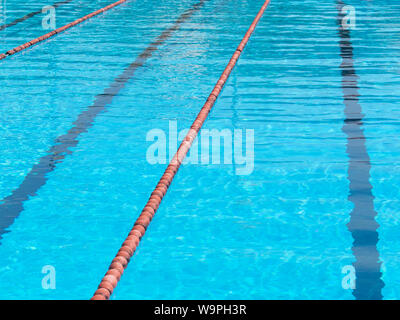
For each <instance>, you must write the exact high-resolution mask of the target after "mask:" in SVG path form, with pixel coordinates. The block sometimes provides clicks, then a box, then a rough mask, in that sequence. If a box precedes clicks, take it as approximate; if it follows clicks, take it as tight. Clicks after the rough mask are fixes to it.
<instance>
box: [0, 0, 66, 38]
mask: <svg viewBox="0 0 400 320" xmlns="http://www.w3.org/2000/svg"><path fill="white" fill-rule="evenodd" d="M71 1H72V0H65V1H59V2H56V3H54V4H52V5H51V6H53V7H54V8H57V7H59V6H61V5H63V4H67V3H69V2H71ZM39 13H42V9H40V10H37V11H33V12H31V13H28V14H27V15H25V16H23V17H21V18H18V19H16V20H14V21H12V22H10V23H7V24H3V25H1V26H0V31H2V30H4V29H7V28H9V27H12V26H15V25H16V24H18V23H20V22H23V21H25V20H28V19H29V18H32V17H34V16H36V15H38V14H39Z"/></svg>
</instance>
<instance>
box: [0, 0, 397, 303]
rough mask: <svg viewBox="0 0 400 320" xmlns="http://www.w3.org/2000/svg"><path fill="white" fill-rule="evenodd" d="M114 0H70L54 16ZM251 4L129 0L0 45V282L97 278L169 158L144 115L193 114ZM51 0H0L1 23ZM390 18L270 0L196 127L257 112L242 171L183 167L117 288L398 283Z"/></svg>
mask: <svg viewBox="0 0 400 320" xmlns="http://www.w3.org/2000/svg"><path fill="white" fill-rule="evenodd" d="M111 2H112V1H106V0H104V1H87V0H86V1H75V0H72V1H70V2H66V3H63V4H61V5H59V6H58V7H57V8H56V22H57V27H59V26H62V25H65V24H66V23H69V22H71V21H73V20H75V19H78V18H80V17H82V16H84V15H86V14H88V13H90V12H93V11H94V10H97V9H99V8H101V7H104V6H106V5H108V4H109V3H111ZM263 2H264V1H262V0H260V1H258V0H257V1H251V0H208V1H196V0H183V1H182V0H179V1H178V0H160V1H157V5H154V1H150V0H148V1H133V0H131V1H127V2H125V3H124V4H121V5H119V6H118V7H115V8H113V9H111V10H109V11H107V12H105V13H104V14H101V15H98V16H96V17H93V18H92V19H90V20H87V21H85V22H83V23H81V24H79V25H77V26H75V27H73V28H71V29H69V30H67V31H65V32H64V33H63V34H60V35H57V36H55V37H53V38H51V39H49V40H47V41H45V42H42V43H40V44H38V45H37V46H33V47H31V48H29V49H27V50H25V51H23V52H21V53H19V54H16V55H13V56H10V57H7V59H4V60H2V61H0V64H1V67H0V77H1V82H2V86H1V87H0V92H1V97H2V99H1V102H0V113H1V120H2V121H1V129H2V130H0V141H1V146H2V150H1V151H2V152H0V175H1V177H2V178H1V179H0V198H1V199H3V200H2V201H1V202H0V236H1V239H0V298H2V299H88V298H90V297H91V296H92V295H93V292H94V291H95V290H96V288H97V286H98V284H99V281H100V280H101V278H102V277H103V275H104V273H105V272H106V270H107V268H108V266H109V263H110V262H111V260H112V258H113V257H114V256H115V254H116V252H117V251H118V249H119V248H120V246H121V242H122V241H123V240H124V238H125V237H126V235H127V234H128V232H129V230H130V229H131V228H132V225H133V222H134V221H135V220H136V218H137V216H138V215H139V213H140V211H141V210H142V208H143V207H144V205H145V204H146V202H147V199H148V197H149V195H150V194H151V192H152V191H153V189H154V187H155V185H156V184H157V182H158V179H159V178H160V176H161V175H162V173H163V172H164V170H165V167H166V163H156V164H152V163H151V161H149V158H148V157H147V155H148V152H149V147H150V146H151V145H152V141H149V139H146V138H147V137H148V135H149V132H152V130H157V129H158V130H159V132H165V133H166V136H167V137H168V138H171V132H172V131H174V130H173V128H174V126H176V128H177V129H176V131H180V130H182V129H185V128H189V127H190V125H191V124H192V122H193V120H194V118H195V117H196V115H197V113H198V112H199V110H200V108H201V106H202V105H203V104H204V101H205V100H206V99H207V97H208V95H209V93H210V92H211V90H212V89H213V87H214V85H215V83H216V82H217V80H218V78H219V76H220V74H221V72H222V71H223V70H224V68H225V66H226V64H227V62H228V61H229V59H230V57H231V55H232V53H233V52H234V51H235V49H236V47H237V45H238V44H239V42H240V41H241V39H242V37H243V35H244V34H245V32H246V30H247V28H248V27H249V25H250V24H251V22H252V21H253V19H254V17H255V15H256V14H257V12H258V10H259V9H260V7H261V5H262V4H263ZM48 4H49V2H48V1H39V2H37V1H35V2H34V1H31V0H30V1H26V2H25V3H24V4H22V3H12V2H10V1H7V3H6V11H5V12H6V15H5V17H6V23H8V22H11V21H15V20H16V19H18V18H20V17H23V16H25V15H27V14H29V13H30V12H39V11H40V10H41V8H42V7H43V6H45V5H48ZM50 4H51V3H50ZM345 5H350V6H353V7H354V8H355V10H356V11H355V12H356V18H357V19H356V27H355V28H352V29H351V30H343V29H342V28H341V25H340V23H341V21H342V19H343V15H344V13H341V10H342V7H343V6H345ZM187 10H192V11H191V15H190V17H187V19H185V21H183V22H181V23H179V26H178V27H177V28H175V29H173V30H172V32H171V33H170V34H168V37H164V38H163V39H164V40H163V42H162V43H159V44H157V46H156V48H154V49H152V50H151V55H150V54H145V55H144V56H143V52H148V51H146V50H148V49H146V48H148V47H149V46H151V44H152V43H154V41H155V39H157V37H160V35H162V34H163V32H165V30H169V29H168V28H171V26H174V23H176V21H177V19H178V18H179V16H180V15H182V14H184V13H185V12H186V11H187ZM42 18H43V13H41V12H40V13H38V14H35V15H33V16H32V17H29V18H27V19H26V20H23V21H21V22H18V23H17V24H15V25H12V26H10V27H7V28H5V29H3V30H1V31H0V43H1V52H5V51H7V50H9V49H11V48H13V47H15V46H18V45H20V44H22V43H24V42H26V41H29V40H30V39H33V38H35V37H39V36H41V35H42V34H44V33H46V32H47V31H44V30H43V27H42V23H41V22H42ZM399 18H400V5H399V4H394V3H393V2H391V1H385V0H381V1H361V0H355V1H351V3H350V1H346V3H343V2H340V1H339V2H337V1H329V2H324V3H321V2H320V1H316V0H307V1H298V0H291V1H281V0H272V1H271V3H270V5H269V7H268V9H267V11H266V12H265V14H264V16H263V18H262V19H261V21H260V23H259V25H258V26H257V28H256V30H255V32H254V34H253V36H252V38H251V40H250V41H249V43H248V45H247V47H246V49H245V50H244V51H243V54H242V56H241V58H240V60H239V61H238V63H237V65H236V67H235V69H234V70H233V71H232V74H231V76H230V77H229V79H228V81H227V84H226V85H225V87H224V89H223V92H222V94H221V95H220V97H219V98H218V100H217V102H216V104H215V106H214V108H213V110H212V112H211V113H210V115H209V117H208V120H207V121H206V123H205V124H204V127H203V129H208V130H212V129H217V130H222V129H228V130H230V132H234V130H242V132H247V131H249V130H253V132H254V159H253V160H254V163H253V165H254V166H253V168H252V170H250V171H249V172H247V173H246V174H238V171H237V170H238V167H239V169H240V168H241V166H242V165H239V164H237V163H235V161H232V162H233V163H232V164H213V163H206V164H204V163H203V164H202V163H200V164H193V163H191V164H186V165H183V166H182V167H181V168H180V170H179V172H178V174H177V175H176V177H175V179H174V181H173V183H172V184H171V186H170V189H169V191H168V193H167V194H166V197H165V198H164V200H163V203H162V204H161V206H160V208H159V209H158V212H157V214H156V215H155V217H154V219H153V220H152V222H151V225H150V226H149V228H148V230H147V232H146V235H145V237H144V238H143V240H142V241H141V243H140V246H139V247H138V249H137V251H136V253H135V256H134V257H133V258H132V261H131V262H130V264H129V266H128V268H127V269H126V270H125V273H124V275H123V277H122V278H121V281H120V283H119V285H118V286H117V287H116V289H115V291H114V293H113V295H112V298H113V299H381V298H384V299H398V298H399V297H400V292H399V286H398V284H399V283H400V273H399V272H398V270H397V268H396V267H397V266H398V259H399V258H398V255H397V252H398V250H399V247H400V242H399V241H398V240H397V238H398V237H397V234H398V232H396V231H397V228H398V226H399V224H400V221H399V219H398V215H397V210H396V209H397V207H398V205H397V204H398V203H399V202H398V195H399V191H400V190H399V188H398V186H397V184H396V181H398V180H397V179H398V178H399V174H400V172H399V170H398V163H399V161H400V152H399V151H398V150H400V148H399V147H400V140H399V134H398V132H399V130H398V121H397V120H396V119H397V118H398V117H397V115H398V114H399V113H400V105H399V104H398V98H399V93H400V63H399V61H400V53H399V52H400V51H399V50H398V49H399V45H400V36H399V35H400V33H399V31H400V19H399ZM139 58H140V59H141V60H139V62H140V63H137V61H138V60H137V59H139ZM135 61H136V64H135V65H134V70H132V72H131V73H129V77H125V76H124V74H125V73H124V72H125V71H124V70H127V69H129V68H130V67H129V66H132V64H134V63H135ZM129 70H131V69H129ZM116 86H117V87H118V90H117V89H116ZM77 119H78V121H77ZM71 128H73V130H72V131H71ZM75 129H76V130H75ZM246 130H247V131H246ZM77 132H78V133H79V134H78V135H74V133H77ZM153 132H154V131H153ZM71 137H73V139H72V140H71ZM168 140H169V139H168ZM173 140H174V139H171V141H172V142H174V141H173ZM171 141H168V143H169V144H168V147H167V150H168V151H169V147H170V142H171ZM174 143H175V142H174ZM60 146H61V147H60ZM64 147H67V150H64V149H63V148H64ZM49 150H50V151H51V152H50V153H49V152H48V151H49ZM57 152H58V153H57ZM49 154H57V157H56V158H57V159H56V158H54V157H50V158H49ZM167 156H171V155H170V153H169V152H168V155H167ZM13 194H14V196H12V195H13ZM25 198H27V199H25ZM7 199H9V200H7ZM46 266H50V267H51V268H53V269H54V270H55V272H56V273H55V280H56V282H55V283H56V285H55V288H45V287H44V286H43V278H44V277H45V273H44V272H45V271H46V270H47V269H46V268H44V267H46ZM352 272H355V273H356V275H357V280H356V288H355V289H354V290H353V289H352V287H351V286H350V287H349V285H348V284H349V282H346V281H347V279H348V278H347V277H349V276H351V273H352Z"/></svg>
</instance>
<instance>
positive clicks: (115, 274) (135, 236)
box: [91, 0, 270, 300]
mask: <svg viewBox="0 0 400 320" xmlns="http://www.w3.org/2000/svg"><path fill="white" fill-rule="evenodd" d="M269 2H270V0H266V1H265V2H264V5H263V6H262V7H261V9H260V11H259V12H258V14H257V16H256V17H255V19H254V21H253V23H252V24H251V25H250V27H249V29H248V30H247V32H246V34H245V36H244V37H243V39H242V41H241V42H240V44H239V46H238V47H237V49H236V51H235V53H234V54H233V56H232V58H231V59H230V61H229V63H228V65H227V66H226V68H225V70H224V71H223V73H222V75H221V77H220V78H219V80H218V82H217V84H216V85H215V87H214V89H213V90H212V92H211V94H210V95H209V97H208V99H207V101H206V102H205V104H204V105H203V107H202V108H201V110H200V112H199V113H198V115H197V117H196V119H195V120H194V122H193V124H192V126H191V127H190V130H189V132H188V133H187V135H186V137H185V139H184V140H183V141H182V143H181V145H180V146H179V148H178V151H177V152H176V153H175V155H174V157H173V158H172V160H171V162H170V163H169V164H168V167H167V169H166V170H165V172H164V174H163V175H162V177H161V179H160V180H159V182H158V184H157V186H156V187H155V189H154V190H153V192H152V193H151V196H150V198H149V200H148V202H147V203H146V205H145V206H144V208H143V210H142V212H141V214H140V215H139V217H138V219H137V220H136V222H135V223H134V226H133V228H132V230H131V231H130V232H129V234H128V237H127V238H126V239H125V241H124V242H123V243H122V246H121V248H120V249H119V251H118V253H117V255H116V256H115V258H114V259H113V260H112V262H111V265H110V267H109V268H108V271H107V272H106V274H105V275H104V277H103V279H102V280H101V282H100V284H99V286H98V288H97V290H96V292H95V293H94V295H93V297H92V298H91V300H108V299H109V298H110V296H111V294H112V293H113V291H114V289H115V287H116V286H117V284H118V282H119V280H120V279H121V276H122V274H123V272H124V270H125V269H126V267H127V265H128V263H129V260H130V258H131V257H132V256H133V254H134V252H135V251H136V248H137V246H138V245H139V242H140V240H141V239H142V237H143V236H144V234H145V232H146V229H147V227H148V226H149V224H150V222H151V220H152V218H153V217H154V214H155V213H156V211H157V209H158V207H159V206H160V203H161V201H162V199H163V198H164V196H165V194H166V193H167V190H168V188H169V186H170V185H171V183H172V180H173V179H174V177H175V174H176V173H177V171H178V169H179V167H180V165H181V163H182V161H183V159H184V158H185V156H186V154H187V153H188V151H189V149H190V147H191V145H192V143H193V141H194V139H195V138H196V136H197V134H198V133H199V131H200V129H201V127H202V126H203V124H204V122H205V120H206V119H207V116H208V114H209V113H210V111H211V109H212V107H213V105H214V103H215V101H216V100H217V98H218V96H219V94H220V93H221V91H222V88H223V86H224V85H225V83H226V81H227V79H228V77H229V75H230V74H231V72H232V70H233V68H234V66H235V65H236V62H237V61H238V59H239V57H240V55H241V53H242V51H243V49H244V47H245V46H246V44H247V42H248V41H249V39H250V36H251V34H252V33H253V31H254V30H255V28H256V26H257V24H258V22H259V21H260V19H261V17H262V15H263V13H264V12H265V10H266V9H267V7H268V4H269Z"/></svg>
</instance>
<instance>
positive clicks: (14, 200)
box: [0, 0, 206, 240]
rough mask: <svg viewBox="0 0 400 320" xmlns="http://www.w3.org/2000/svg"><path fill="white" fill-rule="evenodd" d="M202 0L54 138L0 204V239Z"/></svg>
mask: <svg viewBox="0 0 400 320" xmlns="http://www.w3.org/2000/svg"><path fill="white" fill-rule="evenodd" d="M205 1H206V0H200V1H199V2H197V3H195V4H194V5H193V8H192V9H191V10H188V11H187V12H185V13H183V14H182V15H181V16H180V17H179V18H178V19H177V20H176V21H175V23H174V24H173V25H172V26H171V27H169V28H167V29H166V30H164V31H163V32H162V33H161V35H159V36H158V37H157V39H156V40H155V41H153V42H152V43H150V45H149V46H148V47H147V48H146V49H145V50H144V51H142V52H141V53H140V54H139V56H138V57H137V58H136V59H135V60H134V61H133V62H132V63H131V64H130V65H129V66H128V67H127V68H126V69H125V70H124V72H123V73H121V74H120V75H119V76H118V77H117V78H115V80H114V81H113V82H112V83H111V84H110V86H109V87H108V88H106V89H105V90H104V92H103V93H102V94H99V95H97V96H96V98H95V100H94V102H93V104H92V105H90V106H89V107H88V108H87V109H86V110H84V111H83V112H81V113H80V114H79V115H78V117H77V119H76V120H75V121H74V123H73V127H72V128H71V129H69V130H68V132H67V133H66V134H63V135H61V136H59V137H57V138H56V139H55V144H54V145H53V146H52V147H51V148H50V149H49V150H48V151H47V154H46V155H44V156H43V157H42V158H40V159H39V161H38V163H37V164H36V165H34V166H33V168H32V169H31V171H29V173H28V174H27V175H26V177H25V178H24V180H23V182H22V183H21V184H20V185H19V187H18V188H17V189H15V190H13V192H12V194H11V195H9V196H7V197H5V198H4V199H2V200H1V201H0V240H1V235H2V233H4V232H5V230H6V229H7V228H8V227H9V226H10V225H11V224H12V223H13V222H14V220H15V218H16V217H18V215H19V214H20V212H21V211H22V210H23V203H24V202H25V201H27V200H28V199H30V197H33V196H35V195H36V194H37V191H38V190H39V189H40V188H41V187H42V186H43V185H44V184H45V183H46V180H47V175H48V174H49V173H50V172H51V171H53V170H54V169H55V168H56V166H57V164H58V163H60V162H61V161H63V159H64V158H65V157H66V156H67V155H69V154H71V153H72V152H73V149H72V148H74V147H76V145H77V144H78V142H79V136H80V135H81V133H83V132H86V131H87V130H88V129H89V128H90V127H91V126H92V125H93V122H94V121H95V119H96V117H97V116H98V115H99V114H100V113H101V112H104V111H105V109H106V107H107V106H108V105H110V104H111V102H112V99H113V98H114V97H115V96H116V95H117V94H119V92H120V91H121V90H122V89H123V88H124V86H125V85H126V83H127V82H128V81H129V80H130V79H131V78H132V77H133V76H134V74H135V72H136V70H137V69H138V68H140V67H142V66H143V65H144V64H145V63H146V61H147V60H148V59H149V58H150V57H151V56H152V54H153V52H154V51H156V50H158V48H159V47H160V46H161V45H162V44H163V43H164V42H165V41H166V40H168V38H170V37H171V35H172V34H173V33H174V32H176V31H177V30H179V28H180V26H181V25H182V24H183V23H184V22H185V21H186V20H187V19H189V18H190V17H191V15H192V14H193V13H195V12H196V11H197V10H199V9H200V8H201V6H202V5H203V4H204V2H205Z"/></svg>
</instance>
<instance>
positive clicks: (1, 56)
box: [0, 0, 128, 60]
mask: <svg viewBox="0 0 400 320" xmlns="http://www.w3.org/2000/svg"><path fill="white" fill-rule="evenodd" d="M126 1H128V0H119V1H117V2H114V3H112V4H109V5H108V6H106V7H104V8H101V9H99V10H96V11H94V12H92V13H89V14H87V15H86V16H84V17H82V18H79V19H77V20H75V21H73V22H70V23H68V24H66V25H65V26H62V27H59V28H57V29H55V30H53V31H51V32H49V33H46V34H45V35H42V36H40V37H38V38H35V39H33V40H31V41H28V42H27V43H24V44H22V45H20V46H18V47H15V48H14V49H11V50H8V51H7V52H5V53H2V54H0V60H3V59H5V58H7V57H8V56H12V55H13V54H16V53H18V52H20V51H22V50H25V49H27V48H29V47H32V46H33V45H35V44H37V43H39V42H42V41H44V40H47V39H49V38H51V37H53V36H55V35H56V34H58V33H61V32H64V31H65V30H68V29H70V28H72V27H74V26H76V25H77V24H80V23H81V22H83V21H85V20H88V19H90V18H92V17H94V16H97V15H98V14H100V13H102V12H105V11H108V10H110V9H112V8H114V7H116V6H118V5H120V4H122V3H124V2H126Z"/></svg>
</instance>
